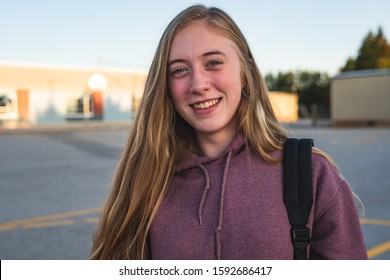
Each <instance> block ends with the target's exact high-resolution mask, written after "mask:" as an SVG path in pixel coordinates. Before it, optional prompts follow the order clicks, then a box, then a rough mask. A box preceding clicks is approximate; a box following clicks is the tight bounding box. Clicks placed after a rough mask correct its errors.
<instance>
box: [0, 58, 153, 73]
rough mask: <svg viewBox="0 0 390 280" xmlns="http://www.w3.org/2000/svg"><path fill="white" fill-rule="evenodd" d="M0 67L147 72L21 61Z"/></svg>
mask: <svg viewBox="0 0 390 280" xmlns="http://www.w3.org/2000/svg"><path fill="white" fill-rule="evenodd" d="M0 67H15V68H34V69H46V70H50V69H53V70H70V71H85V72H115V73H132V74H134V73H140V74H145V73H147V72H148V70H145V69H132V68H125V67H106V66H82V65H69V64H49V63H41V62H21V61H3V60H0Z"/></svg>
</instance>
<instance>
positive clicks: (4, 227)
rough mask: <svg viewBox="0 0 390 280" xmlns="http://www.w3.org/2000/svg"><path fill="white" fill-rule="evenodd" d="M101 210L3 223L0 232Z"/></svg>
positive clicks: (85, 210)
mask: <svg viewBox="0 0 390 280" xmlns="http://www.w3.org/2000/svg"><path fill="white" fill-rule="evenodd" d="M101 210H102V209H101V208H88V209H83V210H77V211H70V212H63V213H57V214H50V215H44V216H37V217H32V218H28V219H22V220H15V221H10V222H5V223H1V224H0V232H1V231H10V230H14V229H16V228H18V227H22V226H25V225H30V224H34V223H42V222H47V221H55V220H63V219H66V218H71V217H77V216H82V215H86V214H91V213H98V212H101Z"/></svg>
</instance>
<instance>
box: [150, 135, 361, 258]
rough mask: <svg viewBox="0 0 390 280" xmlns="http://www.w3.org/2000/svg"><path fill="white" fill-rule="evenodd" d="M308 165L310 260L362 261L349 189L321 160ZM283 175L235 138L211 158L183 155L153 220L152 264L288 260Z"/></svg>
mask: <svg viewBox="0 0 390 280" xmlns="http://www.w3.org/2000/svg"><path fill="white" fill-rule="evenodd" d="M273 156H277V157H281V156H282V153H281V152H274V153H273ZM312 161H313V192H314V201H313V207H312V211H311V215H310V218H309V228H310V230H311V232H312V241H311V245H310V247H309V256H310V259H367V253H366V250H365V245H364V241H363V237H362V233H361V228H360V224H359V218H358V214H357V210H356V206H355V202H354V198H353V195H352V192H351V190H350V188H349V187H348V185H347V183H346V182H345V181H344V180H343V178H342V177H341V176H340V175H339V173H338V172H337V171H336V170H335V169H334V167H333V166H332V165H331V164H330V163H329V162H328V161H327V160H326V159H325V158H324V157H323V156H321V155H318V154H313V160H312ZM282 173H283V172H282V165H281V164H270V163H267V162H265V161H264V159H262V158H261V157H260V156H259V155H258V153H256V152H255V151H253V150H252V149H250V148H249V147H248V146H247V145H246V141H245V139H244V138H243V137H242V136H240V135H238V136H237V137H236V138H235V139H234V140H233V142H232V143H231V144H230V145H229V146H228V147H227V148H226V149H225V151H224V152H223V153H222V154H220V155H219V156H217V157H200V156H197V155H195V154H190V155H188V156H187V157H186V159H185V160H184V161H182V162H181V163H179V164H177V166H176V167H175V170H174V174H173V177H172V180H171V183H170V185H169V188H168V193H167V196H166V198H165V200H164V201H163V203H162V205H161V207H160V208H159V210H158V212H157V214H156V216H155V218H154V220H153V223H152V227H151V230H150V233H149V238H150V239H149V241H150V251H151V257H152V259H277V260H282V259H293V247H292V243H291V238H290V224H289V221H288V216H287V211H286V207H285V205H284V203H283V184H282Z"/></svg>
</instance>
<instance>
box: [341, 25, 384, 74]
mask: <svg viewBox="0 0 390 280" xmlns="http://www.w3.org/2000/svg"><path fill="white" fill-rule="evenodd" d="M380 68H390V44H389V43H388V42H387V40H386V38H385V37H384V35H383V30H382V28H381V27H379V28H378V32H377V34H376V35H375V34H373V33H372V32H371V31H370V32H369V33H368V34H367V36H366V37H365V38H364V40H363V42H362V45H361V47H360V49H359V52H358V55H357V57H356V58H348V60H347V62H346V63H345V66H344V67H343V68H342V69H341V71H342V72H345V71H353V70H365V69H380Z"/></svg>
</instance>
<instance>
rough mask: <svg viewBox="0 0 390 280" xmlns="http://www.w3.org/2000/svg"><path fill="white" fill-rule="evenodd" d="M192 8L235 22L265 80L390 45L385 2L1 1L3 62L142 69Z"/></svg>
mask: <svg viewBox="0 0 390 280" xmlns="http://www.w3.org/2000/svg"><path fill="white" fill-rule="evenodd" d="M196 3H202V4H205V5H206V6H217V7H219V8H222V9H223V10H225V11H226V12H227V13H228V14H229V15H230V16H231V17H232V18H233V19H234V20H235V22H236V23H237V25H238V26H239V27H240V29H241V30H242V31H243V33H244V35H245V37H246V39H247V40H248V42H249V45H250V47H251V49H252V52H253V54H254V56H255V60H256V62H257V64H258V66H259V68H260V70H261V72H262V73H264V74H267V73H277V72H279V71H283V72H285V71H297V70H309V71H321V72H326V73H328V74H329V75H335V74H336V73H337V72H338V70H339V68H340V67H342V66H343V65H344V64H345V62H346V60H347V59H348V57H351V56H356V55H357V52H358V49H359V47H360V45H361V43H362V40H363V38H364V37H365V36H366V35H367V34H368V32H369V31H373V32H375V33H376V32H377V29H378V27H379V26H381V27H382V29H383V31H384V34H385V37H386V38H387V39H388V40H390V1H389V0H370V1H367V0H355V1H346V0H327V1H313V0H295V1H291V0H257V1H254V0H253V1H246V0H239V1H233V0H226V1H215V0H214V1H208V0H204V1H187V0H182V1H172V0H155V1H147V0H138V1H130V0H127V1H126V0H0V62H12V63H14V62H17V63H37V64H50V65H66V66H87V67H95V66H97V65H99V66H101V67H119V68H129V69H140V70H147V69H148V68H149V66H150V64H151V61H152V59H153V56H154V52H155V50H156V47H157V44H158V41H159V39H160V36H161V34H162V33H163V31H164V29H165V27H166V26H167V25H168V23H169V22H170V21H171V19H172V18H173V17H174V16H175V15H176V14H178V13H179V12H180V11H181V10H183V9H185V8H187V7H188V6H190V5H192V4H196Z"/></svg>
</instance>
